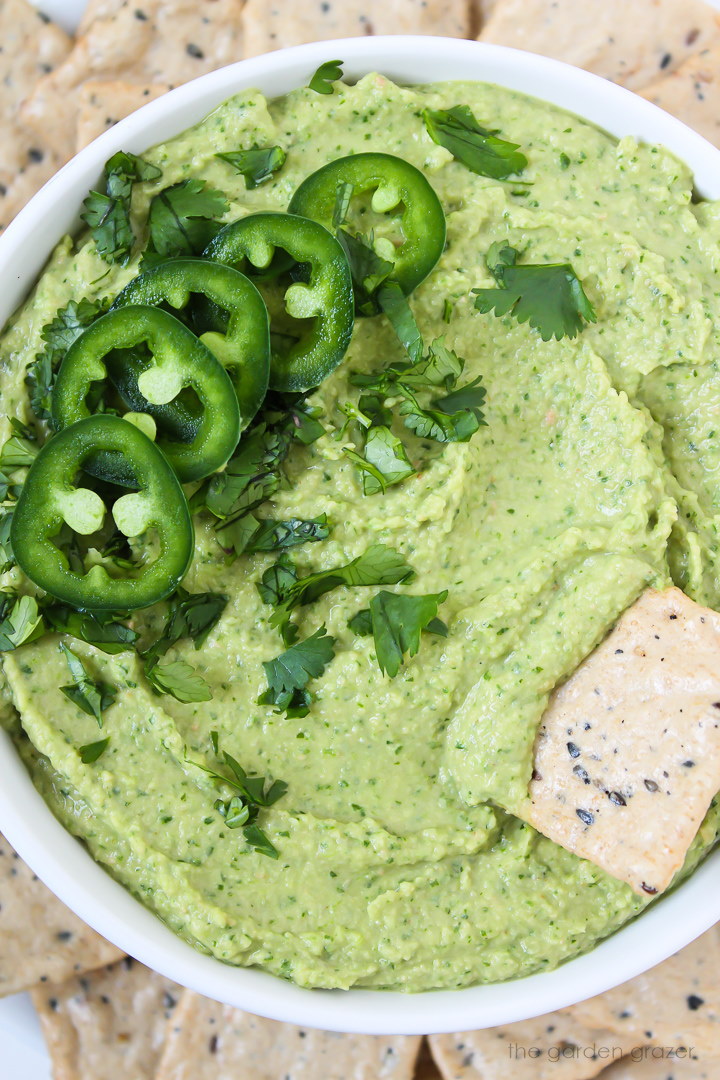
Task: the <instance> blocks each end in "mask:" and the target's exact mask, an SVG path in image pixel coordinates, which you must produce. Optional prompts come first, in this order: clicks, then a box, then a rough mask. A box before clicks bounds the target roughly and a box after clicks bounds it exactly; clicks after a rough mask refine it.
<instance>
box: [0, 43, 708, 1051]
mask: <svg viewBox="0 0 720 1080" xmlns="http://www.w3.org/2000/svg"><path fill="white" fill-rule="evenodd" d="M331 56H341V57H344V67H345V72H346V75H347V76H348V77H349V78H351V79H354V78H357V77H359V76H361V75H363V74H366V73H368V72H371V71H381V72H382V73H383V74H385V75H387V76H388V77H389V78H391V79H394V80H395V81H398V82H403V83H406V84H413V83H414V84H417V85H419V84H422V83H427V82H435V81H441V80H444V79H448V80H450V79H452V80H455V81H457V80H458V79H463V80H470V79H474V80H476V81H483V82H490V83H496V84H497V85H500V86H504V87H509V88H511V89H515V90H518V91H520V92H523V93H526V94H529V95H530V96H534V97H537V98H539V99H541V100H543V101H547V102H550V103H553V104H557V105H559V106H560V107H563V108H564V107H566V105H567V103H568V102H572V103H573V109H572V112H573V113H575V114H576V115H578V116H579V117H582V118H583V119H585V120H589V121H590V122H591V123H594V124H595V125H596V126H598V127H601V128H603V129H604V130H606V131H608V132H610V133H611V134H613V135H615V136H618V137H620V136H622V135H636V136H638V137H641V138H642V139H643V140H644V141H648V142H659V143H663V144H664V145H665V146H666V147H668V148H669V149H670V150H672V151H673V153H675V154H676V156H677V157H679V158H680V159H681V160H683V161H684V162H686V163H687V164H688V165H689V167H690V168H691V169H692V171H693V172H694V174H695V183H696V190H697V191H698V193H699V194H700V195H701V196H702V197H705V198H720V151H718V150H717V149H716V148H715V147H713V146H712V145H711V144H710V143H708V142H707V141H706V140H705V139H704V138H702V136H700V135H698V134H697V133H696V132H694V131H691V130H690V129H689V128H687V127H686V126H685V125H684V124H682V123H681V122H680V121H679V120H676V119H675V118H673V117H671V116H669V115H668V114H666V113H664V112H662V110H660V109H659V108H657V107H656V106H655V105H652V104H651V103H650V102H648V101H646V100H644V99H642V98H640V97H637V96H636V95H635V94H632V93H631V92H630V91H628V90H625V89H624V88H622V87H620V86H617V85H615V84H613V83H609V82H606V81H605V80H604V79H601V78H599V77H598V76H595V75H592V74H589V73H588V72H585V71H581V70H580V69H578V68H573V67H571V66H570V65H567V64H564V63H561V62H560V61H557V60H551V59H548V58H547V57H542V56H538V55H536V54H533V53H527V52H522V51H520V50H517V49H509V48H506V47H503V46H498V45H487V44H484V43H479V42H475V41H468V40H464V39H456V38H441V37H429V36H428V37H419V36H409V35H398V36H394V37H390V36H386V37H372V38H370V37H366V38H345V39H336V40H334V41H324V42H315V43H312V44H308V45H299V46H295V47H293V48H290V49H284V50H279V51H277V52H273V53H268V54H266V55H264V56H261V57H255V58H252V59H248V60H241V61H239V62H238V63H236V64H232V65H229V66H227V67H224V68H220V69H218V70H217V71H214V72H211V73H210V74H207V75H204V76H201V77H199V78H198V79H195V80H193V81H192V82H190V83H186V84H185V85H183V86H181V87H178V88H177V89H175V90H173V91H170V92H169V93H168V94H166V95H164V96H163V97H161V98H158V99H156V100H155V101H153V102H150V103H148V104H147V105H145V106H143V107H142V108H141V109H140V110H138V111H137V112H136V113H133V114H132V115H131V116H130V117H128V118H126V119H125V120H122V121H121V122H120V123H118V124H117V125H116V126H115V127H113V128H111V129H110V130H109V131H107V132H105V133H104V134H103V135H101V136H100V137H99V138H98V139H96V140H95V141H94V142H93V143H91V144H90V145H89V146H88V147H86V148H85V149H84V150H82V151H81V152H80V153H79V154H78V155H76V156H75V157H74V158H73V159H72V160H71V161H70V162H68V164H67V165H65V166H64V167H63V168H62V169H61V170H60V171H59V173H57V174H56V175H55V176H54V177H53V178H52V179H51V180H50V181H49V182H48V183H47V184H46V185H45V186H44V187H43V188H42V189H41V191H39V192H38V193H37V194H36V195H35V196H34V198H33V199H32V200H31V201H30V202H29V203H28V204H27V206H26V207H25V208H24V209H23V210H22V211H21V212H20V214H19V215H18V216H17V218H16V219H15V220H14V221H13V222H12V223H11V224H10V225H9V226H8V227H7V229H6V230H5V232H4V233H3V234H2V236H0V279H1V280H2V281H3V289H2V291H1V292H0V324H4V323H5V322H6V320H7V318H8V317H9V316H10V315H11V314H12V312H13V311H14V310H15V309H16V308H17V307H18V306H19V304H20V303H21V302H22V301H23V300H24V298H25V297H26V295H27V294H28V292H29V291H30V289H31V288H32V286H33V285H34V283H35V281H36V279H37V277H38V276H39V274H40V272H41V270H42V268H43V266H44V264H45V263H46V261H47V258H48V256H49V255H50V253H51V251H52V249H53V247H54V246H55V244H56V242H57V241H58V240H59V239H60V238H61V237H62V236H63V235H64V234H65V233H66V232H68V231H72V230H73V229H74V228H76V227H77V225H78V224H79V210H80V204H81V202H82V197H83V196H84V194H85V192H86V191H88V190H89V189H90V188H91V187H92V186H94V185H95V184H96V183H97V179H98V177H99V176H100V174H101V172H102V166H103V164H104V162H105V160H106V159H107V158H109V157H110V156H111V154H112V153H114V152H115V151H116V150H119V149H124V150H130V151H133V152H135V153H141V152H143V151H144V150H146V149H147V148H148V147H149V146H152V145H154V144H155V143H158V142H162V141H165V140H167V139H168V138H170V137H172V136H173V135H175V134H177V133H179V132H181V131H183V130H185V129H186V128H187V127H189V126H191V125H192V124H193V123H195V122H197V121H198V120H200V119H201V118H202V117H203V116H205V115H206V114H207V113H208V112H209V111H211V109H212V108H214V107H215V106H216V105H219V104H220V103H221V102H223V101H224V100H225V99H227V98H228V97H230V96H231V95H232V94H233V93H236V92H239V91H242V90H245V89H250V88H256V87H260V89H261V90H263V91H264V92H266V93H267V94H268V96H271V97H277V96H279V95H281V94H283V93H286V92H287V91H288V90H290V89H292V88H294V87H296V86H300V85H303V84H304V83H306V82H307V80H308V79H309V77H310V75H311V74H312V73H313V71H314V70H315V69H316V67H317V66H318V65H319V64H320V63H322V62H324V61H325V60H326V59H327V58H328V57H331ZM445 72H447V74H443V73H445ZM0 770H1V771H2V775H3V783H2V785H1V786H0V828H1V829H2V832H3V833H4V835H5V836H6V837H7V839H8V841H9V842H10V843H11V844H12V845H13V847H14V848H15V849H16V850H17V851H18V853H19V854H20V855H21V857H22V858H23V859H24V860H25V861H26V862H27V863H28V865H29V866H30V867H31V868H32V870H33V871H34V873H36V874H37V875H38V877H39V878H40V879H41V880H42V881H43V882H44V883H45V884H46V885H47V886H48V887H49V888H50V889H51V890H52V891H53V892H54V893H55V894H56V895H57V896H58V897H59V898H60V899H61V900H62V901H63V902H64V903H65V904H66V905H67V906H68V907H70V908H71V909H72V910H73V911H74V912H75V913H76V914H77V915H79V916H80V918H82V919H83V920H84V921H85V922H86V923H88V924H89V925H90V926H91V927H93V929H95V930H96V931H98V932H99V933H100V934H102V935H103V936H104V937H106V938H107V939H108V940H109V941H111V942H113V943H114V944H115V945H117V946H118V947H119V948H121V949H122V950H124V951H125V952H127V953H129V954H130V955H132V956H134V957H136V958H137V959H138V960H140V961H141V962H143V963H144V964H146V965H147V966H148V967H150V968H153V969H154V970H156V971H159V972H161V973H162V974H163V975H165V976H167V977H169V978H171V979H173V980H174V981H176V982H178V983H180V984H182V985H184V986H188V987H190V988H191V989H193V990H195V991H197V992H198V993H201V994H204V995H205V996H207V997H210V998H214V999H217V1000H219V1001H222V1002H223V1003H226V1004H229V1005H234V1006H237V1007H239V1008H243V1009H247V1010H248V1011H250V1012H253V1013H255V1014H259V1015H262V1016H267V1017H270V1018H272V1019H275V1020H281V1021H288V1022H291V1023H294V1024H300V1025H304V1026H308V1027H320V1028H325V1029H326V1030H332V1031H344V1032H358V1033H363V1034H373V1035H389V1034H397V1033H403V1034H427V1033H444V1032H454V1031H461V1030H469V1029H477V1028H482V1027H489V1026H494V1025H498V1024H506V1023H510V1022H513V1021H518V1020H524V1019H529V1018H531V1017H534V1016H537V1015H540V1014H544V1013H547V1012H550V1011H553V1010H555V1009H558V1008H563V1007H566V1006H568V1005H571V1004H573V1003H575V1002H577V1001H581V1000H584V999H585V998H587V997H590V996H592V995H594V994H597V993H600V992H602V991H605V990H607V989H610V988H611V987H614V986H617V985H619V984H620V983H623V982H625V981H626V980H627V979H630V978H632V977H633V976H635V975H638V974H640V973H641V972H643V971H645V970H647V969H648V968H650V967H652V966H654V965H655V964H657V963H659V962H660V961H662V960H664V959H666V958H667V957H668V956H670V955H671V954H672V953H674V952H676V951H677V950H678V949H680V948H682V947H683V946H685V945H687V944H689V942H691V941H692V940H694V939H695V938H696V937H698V936H699V935H700V934H702V933H703V932H704V931H705V930H707V929H709V927H710V926H711V925H713V924H714V923H715V922H717V921H718V919H720V887H719V886H720V850H716V851H715V852H714V853H712V854H711V855H709V857H708V858H707V859H706V860H705V861H704V863H703V864H702V865H701V866H700V867H699V868H698V869H697V870H696V871H695V872H694V873H693V874H692V875H691V876H690V878H688V880H687V881H686V882H684V883H683V884H682V885H681V886H679V887H678V888H677V889H676V890H674V891H672V892H671V893H670V894H669V895H667V896H665V897H663V898H662V899H661V900H659V901H657V902H656V903H655V904H653V905H652V906H651V907H650V908H649V909H646V910H645V911H644V912H643V913H642V915H641V916H640V917H638V918H636V919H635V920H633V921H632V922H630V923H629V924H626V925H625V926H624V927H623V928H621V929H620V930H618V931H616V932H615V933H614V934H613V935H612V936H611V937H609V938H606V939H605V940H604V941H602V942H601V943H600V944H598V945H597V946H595V947H594V948H593V949H592V950H591V951H589V952H588V953H585V954H584V955H581V956H579V957H576V958H575V959H572V960H569V961H567V962H566V963H564V964H562V965H561V966H560V967H558V968H556V969H554V970H552V971H547V972H541V973H538V974H535V975H530V976H526V977H524V978H521V979H513V980H509V981H507V982H502V983H493V984H489V985H484V986H483V985H481V986H471V987H465V988H462V989H456V990H449V989H448V990H432V991H423V992H418V993H403V992H396V991H377V990H363V989H351V990H348V991H341V990H322V989H320V990H318V989H312V990H311V989H304V988H301V987H298V986H296V985H294V984H291V983H289V982H286V981H284V980H282V979H280V978H278V977H277V976H274V975H270V974H268V973H266V972H263V971H259V970H255V969H249V968H236V967H232V966H230V965H227V964H225V963H223V962H221V961H219V960H216V959H215V958H213V957H209V956H206V955H204V954H202V953H199V952H197V951H196V950H195V949H194V948H193V947H192V946H190V945H188V944H187V943H185V942H184V941H182V940H181V939H180V938H178V937H177V936H176V935H175V934H174V933H173V932H172V931H171V930H169V929H168V928H167V927H166V926H165V925H164V924H163V923H162V922H161V921H160V920H159V919H158V918H157V917H156V916H155V915H154V914H153V913H152V912H151V911H150V910H149V909H147V908H145V907H144V906H143V905H142V904H141V903H140V901H138V900H136V899H135V898H134V897H133V896H132V895H131V894H130V893H129V892H128V891H127V890H126V889H125V888H124V886H122V885H120V884H119V883H118V882H116V881H114V880H113V879H112V878H111V877H110V875H109V874H108V873H107V872H106V871H105V870H104V869H103V868H102V866H101V865H100V864H99V863H96V862H95V861H94V860H93V859H92V857H91V856H90V854H89V853H88V852H87V850H86V849H85V848H84V847H83V846H82V845H81V844H80V842H79V841H77V840H76V839H75V838H74V837H73V836H72V835H71V834H70V833H69V832H68V831H66V830H65V828H64V827H63V826H62V825H61V824H60V823H59V822H58V821H57V819H56V818H55V817H54V816H53V814H52V812H51V811H50V809H49V807H48V806H47V805H46V804H45V802H44V801H43V799H42V796H41V795H40V794H39V792H38V791H37V790H36V789H35V787H34V786H33V784H32V781H31V779H30V776H29V774H28V773H27V772H26V770H25V768H24V766H23V765H22V762H21V760H20V757H19V755H18V754H17V753H16V751H15V749H14V747H13V744H12V742H11V740H10V738H9V736H8V735H7V734H6V733H5V732H4V731H0Z"/></svg>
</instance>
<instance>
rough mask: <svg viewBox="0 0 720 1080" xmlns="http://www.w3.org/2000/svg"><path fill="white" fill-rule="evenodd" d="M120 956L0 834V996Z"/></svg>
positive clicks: (118, 951)
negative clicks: (34, 871) (74, 912)
mask: <svg viewBox="0 0 720 1080" xmlns="http://www.w3.org/2000/svg"><path fill="white" fill-rule="evenodd" d="M122 955H123V954H122V952H121V951H120V950H119V949H116V948H115V946H114V945H111V944H110V942H109V941H105V939H104V938H102V937H100V935H99V934H96V933H95V931H94V930H91V929H90V927H89V926H86V925H85V923H84V922H82V920H81V919H78V917H77V915H74V914H73V913H72V912H71V911H70V910H69V909H68V908H66V907H65V905H64V904H63V903H61V902H60V901H59V900H58V899H57V897H55V896H53V894H52V893H51V892H50V890H49V889H47V888H46V887H45V886H44V885H43V883H42V882H41V881H40V880H39V878H37V877H36V876H35V874H33V872H32V870H31V869H30V867H29V866H27V865H26V864H25V863H24V862H23V861H22V859H21V858H20V856H19V855H18V854H17V852H16V851H14V850H13V848H11V847H10V844H8V842H7V840H6V839H5V838H4V837H2V836H0V997H4V996H5V995H7V994H17V993H19V992H20V991H21V990H27V989H29V988H30V987H32V986H35V985H36V983H40V982H43V983H44V982H62V981H64V980H65V979H68V978H70V977H71V976H72V975H77V974H79V973H81V972H85V971H91V970H92V969H93V968H98V967H102V965H103V964H110V963H113V962H114V961H116V960H119V959H120V958H121V957H122Z"/></svg>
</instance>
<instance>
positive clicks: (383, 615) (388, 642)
mask: <svg viewBox="0 0 720 1080" xmlns="http://www.w3.org/2000/svg"><path fill="white" fill-rule="evenodd" d="M446 599H447V590H446V589H444V590H443V591H442V592H439V593H429V594H428V595H427V596H403V595H402V594H400V593H391V592H385V590H383V591H381V592H379V593H378V594H377V595H376V596H373V598H372V600H371V601H370V619H371V622H372V632H373V637H374V639H375V654H376V656H377V661H378V665H379V667H380V670H381V671H382V673H383V674H388V675H389V676H390V678H391V679H393V678H395V676H396V675H397V673H398V671H399V670H400V666H401V664H402V663H403V657H404V655H405V653H407V654H408V656H415V654H416V653H417V651H418V649H419V648H420V634H421V632H422V630H423V629H424V628H425V627H427V626H428V625H429V624H430V623H431V622H432V621H433V620H434V619H435V618H436V616H437V612H438V608H439V606H440V604H442V603H443V602H444V601H445V600H446Z"/></svg>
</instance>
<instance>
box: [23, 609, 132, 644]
mask: <svg viewBox="0 0 720 1080" xmlns="http://www.w3.org/2000/svg"><path fill="white" fill-rule="evenodd" d="M43 615H44V617H45V620H46V622H47V623H48V626H49V628H50V629H51V630H55V631H57V633H59V634H71V635H72V637H76V638H79V639H80V640H81V641H86V642H87V643H88V645H94V646H95V648H96V649H101V650H102V652H105V653H110V654H111V655H112V654H115V653H120V652H125V651H126V650H127V649H132V648H133V646H134V644H135V642H136V641H137V639H138V634H137V632H136V631H135V630H131V629H130V627H129V626H126V625H125V624H124V623H122V622H118V621H116V618H115V617H114V616H112V615H91V614H90V612H87V611H76V610H75V608H71V607H68V606H67V605H65V604H56V603H52V604H50V605H49V606H47V607H44V608H43Z"/></svg>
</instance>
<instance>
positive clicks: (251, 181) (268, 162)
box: [215, 146, 287, 191]
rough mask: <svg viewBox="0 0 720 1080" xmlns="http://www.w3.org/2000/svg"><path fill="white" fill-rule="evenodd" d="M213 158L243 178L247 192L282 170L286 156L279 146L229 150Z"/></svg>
mask: <svg viewBox="0 0 720 1080" xmlns="http://www.w3.org/2000/svg"><path fill="white" fill-rule="evenodd" d="M215 157H217V158H221V159H222V160H223V161H227V163H228V165H232V167H233V168H234V169H235V170H236V171H237V172H239V173H242V175H243V176H244V177H245V187H246V188H247V189H248V191H250V190H252V188H256V187H259V185H260V184H262V183H264V182H265V181H266V180H269V179H270V177H271V176H272V175H273V173H276V172H278V170H279V169H282V167H283V165H284V164H285V159H286V157H287V154H286V153H285V151H284V150H283V149H282V147H280V146H266V147H263V148H260V147H256V148H255V149H253V150H231V151H228V152H227V153H224V154H216V155H215Z"/></svg>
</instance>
